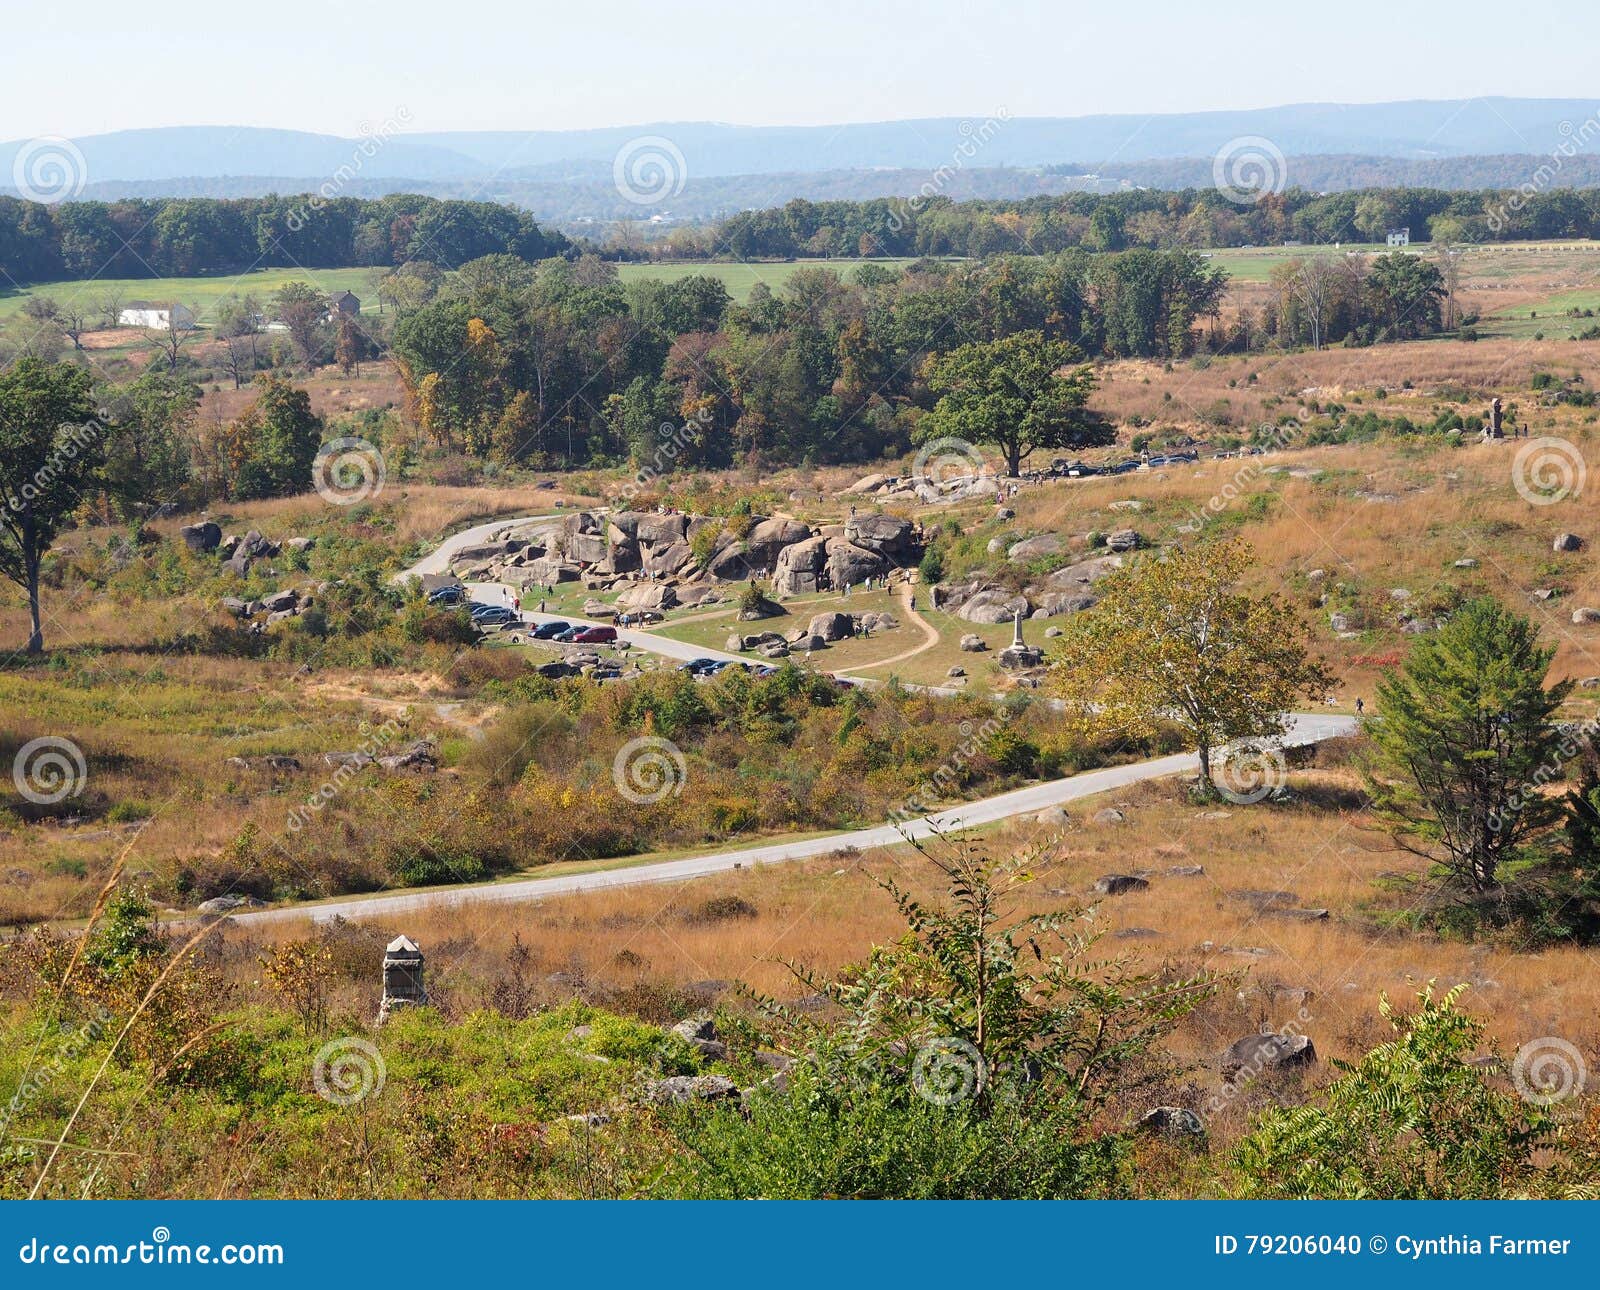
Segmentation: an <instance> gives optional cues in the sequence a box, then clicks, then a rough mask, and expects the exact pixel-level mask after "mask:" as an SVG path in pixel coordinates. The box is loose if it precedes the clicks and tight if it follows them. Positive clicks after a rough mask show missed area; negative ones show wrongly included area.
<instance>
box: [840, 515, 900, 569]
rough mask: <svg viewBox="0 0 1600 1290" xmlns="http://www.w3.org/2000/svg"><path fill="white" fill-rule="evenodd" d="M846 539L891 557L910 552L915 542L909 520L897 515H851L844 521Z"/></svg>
mask: <svg viewBox="0 0 1600 1290" xmlns="http://www.w3.org/2000/svg"><path fill="white" fill-rule="evenodd" d="M844 536H845V539H846V541H848V542H850V543H851V544H853V545H855V546H858V547H862V548H864V549H865V550H868V551H873V552H876V553H877V554H878V555H883V556H888V557H890V558H891V559H894V558H898V557H901V556H908V555H910V554H911V552H912V550H913V548H914V547H915V545H916V543H915V540H914V538H913V536H912V529H911V521H910V520H906V519H901V518H900V517H899V516H898V515H852V516H851V517H850V518H849V519H848V520H846V521H845V526H844Z"/></svg>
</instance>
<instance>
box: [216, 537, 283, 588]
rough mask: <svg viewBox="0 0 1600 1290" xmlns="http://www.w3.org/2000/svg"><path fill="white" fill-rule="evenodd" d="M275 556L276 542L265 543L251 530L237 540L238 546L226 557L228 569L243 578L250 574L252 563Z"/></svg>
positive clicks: (276, 552) (265, 541) (263, 539)
mask: <svg viewBox="0 0 1600 1290" xmlns="http://www.w3.org/2000/svg"><path fill="white" fill-rule="evenodd" d="M277 554H278V544H277V543H276V542H269V541H267V539H266V538H264V537H262V536H261V534H260V533H259V532H257V531H256V530H255V529H251V530H250V531H249V532H248V533H246V534H245V535H244V536H243V537H242V538H240V539H239V545H238V546H236V547H234V548H233V554H232V555H231V556H229V557H228V567H229V568H230V569H232V570H233V571H234V572H235V573H237V574H238V575H239V576H240V577H243V576H244V575H245V574H247V573H249V572H250V565H251V563H252V562H254V561H256V560H260V559H263V558H270V557H271V556H275V555H277Z"/></svg>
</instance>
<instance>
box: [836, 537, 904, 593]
mask: <svg viewBox="0 0 1600 1290" xmlns="http://www.w3.org/2000/svg"><path fill="white" fill-rule="evenodd" d="M827 550H828V566H827V574H828V586H830V587H832V588H833V589H834V590H835V591H842V590H843V589H844V588H846V587H852V586H855V585H856V584H857V583H860V582H865V581H866V580H867V579H868V578H876V577H877V576H878V575H879V574H883V573H887V572H888V571H889V562H888V561H887V560H885V559H884V558H883V557H882V556H881V555H879V554H878V553H877V552H876V551H869V550H867V549H866V547H861V546H856V545H855V543H853V542H851V541H850V539H849V538H842V537H838V538H829V539H828V547H827Z"/></svg>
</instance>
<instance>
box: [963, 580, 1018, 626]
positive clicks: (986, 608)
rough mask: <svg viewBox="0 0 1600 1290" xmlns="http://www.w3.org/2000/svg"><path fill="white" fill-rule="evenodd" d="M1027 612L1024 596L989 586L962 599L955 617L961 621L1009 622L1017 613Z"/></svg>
mask: <svg viewBox="0 0 1600 1290" xmlns="http://www.w3.org/2000/svg"><path fill="white" fill-rule="evenodd" d="M1027 613H1028V602H1027V599H1026V598H1025V597H1023V596H1018V595H1014V594H1012V593H1011V592H1009V591H1004V590H1002V589H1001V588H999V587H990V588H989V589H988V590H986V591H980V592H977V593H976V594H975V595H972V596H968V597H967V598H966V599H965V600H964V601H962V602H961V607H960V608H959V609H957V610H956V617H957V618H959V619H961V620H962V621H963V622H968V623H988V624H991V625H992V624H995V623H1009V622H1010V621H1011V620H1012V619H1013V618H1015V617H1016V616H1017V615H1018V614H1022V615H1023V616H1024V617H1026V616H1027Z"/></svg>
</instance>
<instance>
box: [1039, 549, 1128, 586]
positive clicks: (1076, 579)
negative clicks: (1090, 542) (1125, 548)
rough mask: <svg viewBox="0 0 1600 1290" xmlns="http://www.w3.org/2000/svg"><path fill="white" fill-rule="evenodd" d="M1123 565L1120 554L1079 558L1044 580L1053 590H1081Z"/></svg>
mask: <svg viewBox="0 0 1600 1290" xmlns="http://www.w3.org/2000/svg"><path fill="white" fill-rule="evenodd" d="M1122 565H1123V559H1122V557H1121V556H1120V555H1100V556H1095V557H1094V559H1092V560H1079V561H1078V562H1077V563H1076V564H1069V565H1067V566H1066V568H1064V569H1057V570H1056V571H1055V572H1054V573H1052V574H1051V575H1050V576H1049V577H1048V578H1046V579H1045V580H1044V581H1045V586H1047V587H1049V588H1050V589H1051V590H1053V591H1080V590H1083V589H1085V588H1088V587H1091V586H1093V585H1094V584H1095V583H1097V582H1099V581H1100V579H1101V578H1104V577H1105V576H1106V575H1107V574H1108V573H1113V572H1115V571H1116V570H1117V569H1120V568H1122Z"/></svg>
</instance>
